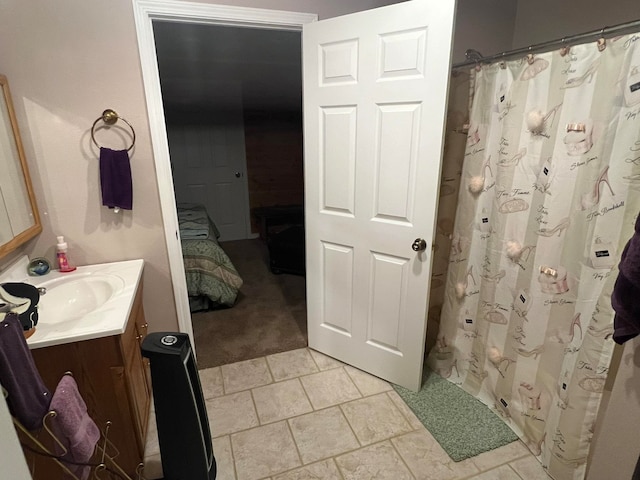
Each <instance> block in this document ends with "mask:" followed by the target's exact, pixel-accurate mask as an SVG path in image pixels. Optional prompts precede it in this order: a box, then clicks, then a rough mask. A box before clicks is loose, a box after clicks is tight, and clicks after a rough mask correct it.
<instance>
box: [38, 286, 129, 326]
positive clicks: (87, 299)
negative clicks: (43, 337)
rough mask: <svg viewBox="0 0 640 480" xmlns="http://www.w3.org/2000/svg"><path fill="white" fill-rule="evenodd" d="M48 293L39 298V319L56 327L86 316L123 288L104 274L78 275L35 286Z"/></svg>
mask: <svg viewBox="0 0 640 480" xmlns="http://www.w3.org/2000/svg"><path fill="white" fill-rule="evenodd" d="M38 287H43V288H46V289H47V291H46V293H45V294H44V295H42V296H41V297H40V303H39V304H38V313H39V317H40V318H41V319H42V322H43V323H47V324H51V325H54V324H59V323H62V322H70V321H74V320H78V319H80V318H83V317H85V316H86V315H87V314H89V313H91V312H93V311H95V310H97V309H98V308H99V307H101V306H102V305H104V304H105V303H106V302H107V301H109V300H110V299H111V298H113V297H114V296H115V295H117V294H119V293H120V292H121V291H122V290H123V289H124V280H123V279H122V278H120V277H118V276H117V275H110V274H105V273H96V274H90V273H85V274H82V273H77V274H75V275H73V276H69V277H60V278H56V279H53V280H49V281H47V282H42V283H38Z"/></svg>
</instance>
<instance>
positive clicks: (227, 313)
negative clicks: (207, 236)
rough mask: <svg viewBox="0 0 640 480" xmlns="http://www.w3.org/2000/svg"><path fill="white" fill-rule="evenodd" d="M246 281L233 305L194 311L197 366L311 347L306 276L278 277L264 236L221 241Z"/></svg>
mask: <svg viewBox="0 0 640 480" xmlns="http://www.w3.org/2000/svg"><path fill="white" fill-rule="evenodd" d="M222 248H224V250H225V252H227V255H229V258H231V261H232V262H233V264H234V265H235V267H236V269H237V270H238V273H240V276H241V277H242V279H243V280H244V285H243V286H242V288H241V289H240V294H239V296H238V300H237V301H236V304H235V305H234V306H233V307H232V308H224V309H219V310H210V311H206V312H197V313H193V314H191V319H192V323H193V334H194V339H195V347H196V352H197V355H198V368H199V369H204V368H209V367H216V366H219V365H224V364H227V363H233V362H239V361H242V360H249V359H252V358H258V357H262V356H265V355H271V354H274V353H280V352H286V351H289V350H295V349H297V348H302V347H306V346H307V312H306V301H305V279H304V277H302V276H298V275H289V274H281V275H274V274H272V273H271V272H270V271H269V268H268V252H267V247H266V245H265V243H264V242H263V241H262V240H259V239H255V240H238V241H234V242H224V243H223V244H222Z"/></svg>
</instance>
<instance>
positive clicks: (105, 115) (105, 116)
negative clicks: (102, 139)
mask: <svg viewBox="0 0 640 480" xmlns="http://www.w3.org/2000/svg"><path fill="white" fill-rule="evenodd" d="M100 120H102V121H103V122H104V123H106V124H107V125H109V126H111V125H114V124H115V123H116V122H117V121H118V120H122V121H123V122H124V123H126V124H127V125H128V126H129V128H130V129H131V134H132V136H133V138H132V140H131V146H130V147H129V148H127V152H128V151H130V150H131V149H132V148H133V146H134V145H135V144H136V131H135V130H134V129H133V126H132V125H131V124H130V123H129V122H127V120H125V119H124V118H123V117H121V116H120V115H118V114H117V113H116V112H115V110H112V109H110V108H107V109H106V110H105V111H104V112H102V115H100V116H99V117H98V118H96V121H95V122H93V125H91V140H93V143H94V144H95V146H96V147H98V148H101V147H102V145H100V144H99V143H98V142H97V141H96V137H95V129H96V125H97V124H98V122H99V121H100Z"/></svg>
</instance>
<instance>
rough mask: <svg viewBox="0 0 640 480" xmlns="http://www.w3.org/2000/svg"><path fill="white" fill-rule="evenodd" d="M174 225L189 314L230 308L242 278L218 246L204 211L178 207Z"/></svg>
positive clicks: (193, 206) (184, 205) (195, 206)
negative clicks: (184, 279)
mask: <svg viewBox="0 0 640 480" xmlns="http://www.w3.org/2000/svg"><path fill="white" fill-rule="evenodd" d="M178 223H179V225H180V240H181V243H182V257H183V259H184V269H185V274H186V277H187V289H188V291H189V306H190V308H191V311H192V312H193V311H197V310H204V309H208V308H212V307H216V306H229V307H230V306H232V305H233V304H234V303H235V301H236V298H237V296H238V291H239V289H240V287H241V286H242V278H241V277H240V275H239V274H238V272H237V270H236V268H235V267H234V266H233V263H231V260H230V259H229V257H228V256H227V254H226V253H225V251H224V250H223V249H222V247H221V246H220V244H219V243H218V237H219V236H220V233H219V232H218V229H217V228H216V225H215V223H214V222H213V221H212V220H211V219H210V218H209V215H208V214H207V211H206V209H205V208H204V206H203V205H200V204H194V203H179V204H178Z"/></svg>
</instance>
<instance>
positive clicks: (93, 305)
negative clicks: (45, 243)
mask: <svg viewBox="0 0 640 480" xmlns="http://www.w3.org/2000/svg"><path fill="white" fill-rule="evenodd" d="M28 264H29V259H28V258H27V256H26V255H24V256H22V257H19V258H18V259H17V260H16V261H15V262H14V263H13V264H11V265H10V266H9V267H7V268H6V269H5V270H4V271H2V272H0V283H4V282H26V283H30V284H31V285H34V286H36V287H38V288H46V289H47V291H46V293H45V294H44V295H42V294H41V296H40V301H39V303H38V324H37V325H36V328H35V332H34V333H33V334H32V335H31V336H30V337H29V338H28V339H27V345H28V346H29V348H31V349H34V348H41V347H49V346H53V345H60V344H64V343H70V342H77V341H83V340H91V339H95V338H101V337H106V336H110V335H119V334H121V333H123V332H124V329H125V326H126V322H127V319H128V318H129V315H130V313H131V309H132V307H133V302H134V298H135V296H136V293H137V292H138V287H139V285H140V282H141V277H142V269H143V267H144V261H143V260H142V259H138V260H124V261H121V262H112V263H102V264H95V265H84V266H79V267H78V268H77V270H75V271H73V272H68V273H63V272H60V271H58V270H52V271H50V272H49V273H47V274H46V275H43V276H41V277H37V276H36V277H31V276H27V266H28Z"/></svg>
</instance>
